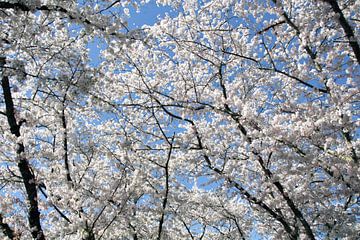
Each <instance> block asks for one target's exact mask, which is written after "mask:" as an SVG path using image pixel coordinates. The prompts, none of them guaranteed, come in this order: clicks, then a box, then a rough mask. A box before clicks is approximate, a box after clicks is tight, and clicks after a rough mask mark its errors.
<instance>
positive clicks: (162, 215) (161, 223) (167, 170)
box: [157, 125, 175, 240]
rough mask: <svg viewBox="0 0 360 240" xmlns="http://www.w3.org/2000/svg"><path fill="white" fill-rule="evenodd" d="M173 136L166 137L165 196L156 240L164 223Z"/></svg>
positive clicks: (159, 237) (159, 236)
mask: <svg viewBox="0 0 360 240" xmlns="http://www.w3.org/2000/svg"><path fill="white" fill-rule="evenodd" d="M159 126H160V125H159ZM160 128H161V127H160ZM161 131H162V132H163V130H161ZM164 137H165V138H167V137H166V136H165V135H164ZM174 137H175V134H174V135H173V137H172V139H171V141H169V140H168V139H167V142H168V143H169V145H170V149H169V152H168V156H167V160H166V164H165V167H164V169H165V196H164V199H163V203H162V213H161V218H160V222H159V230H158V237H157V239H158V240H160V239H161V234H162V231H163V224H164V219H165V210H166V206H167V202H168V197H169V178H170V172H169V162H170V158H171V153H172V149H173V142H174Z"/></svg>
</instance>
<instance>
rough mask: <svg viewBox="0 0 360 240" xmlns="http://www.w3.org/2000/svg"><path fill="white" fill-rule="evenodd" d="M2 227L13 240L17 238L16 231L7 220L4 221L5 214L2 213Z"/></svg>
mask: <svg viewBox="0 0 360 240" xmlns="http://www.w3.org/2000/svg"><path fill="white" fill-rule="evenodd" d="M0 227H1V228H2V231H3V233H4V234H5V236H7V237H8V238H10V239H11V240H13V239H15V233H14V230H12V229H11V228H10V226H9V224H7V223H6V222H4V219H3V216H2V214H1V213H0Z"/></svg>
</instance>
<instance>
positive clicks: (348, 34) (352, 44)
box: [324, 0, 360, 64]
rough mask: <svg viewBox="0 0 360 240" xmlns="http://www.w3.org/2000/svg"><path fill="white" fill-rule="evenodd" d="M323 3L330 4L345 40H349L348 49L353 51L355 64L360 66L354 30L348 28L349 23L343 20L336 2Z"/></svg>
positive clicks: (327, 0)
mask: <svg viewBox="0 0 360 240" xmlns="http://www.w3.org/2000/svg"><path fill="white" fill-rule="evenodd" d="M324 1H325V2H327V3H328V4H330V6H331V8H332V10H333V11H334V12H335V13H336V14H337V15H338V17H339V22H340V25H341V27H342V28H343V30H344V32H345V34H346V38H347V39H348V40H349V44H350V47H351V48H352V50H353V51H354V54H355V57H356V59H357V62H358V63H359V64H360V46H359V43H358V42H357V40H356V38H355V35H354V30H353V29H352V27H351V26H350V24H349V22H348V21H347V20H346V19H345V16H344V14H343V12H342V11H341V9H340V7H339V4H338V2H337V1H336V0H324Z"/></svg>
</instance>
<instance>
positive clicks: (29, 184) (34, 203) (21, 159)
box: [0, 5, 45, 240]
mask: <svg viewBox="0 0 360 240" xmlns="http://www.w3.org/2000/svg"><path fill="white" fill-rule="evenodd" d="M0 6H1V5H0ZM0 64H1V65H2V66H3V65H5V59H4V58H2V59H1V62H0ZM1 86H2V89H3V94H4V99H5V106H6V115H7V120H8V124H9V126H10V131H11V133H12V134H13V135H15V136H16V137H20V124H18V123H17V121H16V118H15V109H14V103H13V99H12V96H11V90H10V83H9V78H8V77H7V76H3V77H2V79H1ZM17 147H18V148H17V150H16V154H17V158H18V168H19V170H20V173H21V177H22V179H23V183H24V185H25V190H26V194H27V199H28V201H29V216H28V221H29V226H30V229H31V235H32V236H33V238H34V239H37V240H45V236H44V233H43V231H42V228H41V224H40V212H39V207H38V196H37V190H36V179H35V176H34V174H33V172H32V171H31V168H30V165H29V163H28V160H27V159H26V157H25V147H24V144H23V143H21V142H20V143H18V144H17Z"/></svg>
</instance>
